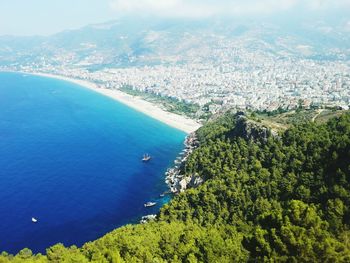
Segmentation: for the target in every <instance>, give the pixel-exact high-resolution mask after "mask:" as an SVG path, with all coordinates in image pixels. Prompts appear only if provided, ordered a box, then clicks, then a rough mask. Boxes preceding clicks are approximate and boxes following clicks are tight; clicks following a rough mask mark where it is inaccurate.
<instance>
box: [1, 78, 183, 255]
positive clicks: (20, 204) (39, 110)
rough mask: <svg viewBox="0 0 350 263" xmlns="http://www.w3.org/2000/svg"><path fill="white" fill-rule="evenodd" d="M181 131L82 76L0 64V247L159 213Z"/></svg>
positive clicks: (10, 248)
mask: <svg viewBox="0 0 350 263" xmlns="http://www.w3.org/2000/svg"><path fill="white" fill-rule="evenodd" d="M185 136H186V134H185V133H183V132H181V131H179V130H176V129H174V128H171V127H169V126H167V125H165V124H163V123H161V122H159V121H157V120H155V119H152V118H150V117H148V116H146V115H144V114H143V113H140V112H138V111H135V110H133V109H130V108H128V107H126V106H124V105H123V104H121V103H118V102H116V101H114V100H112V99H110V98H108V97H104V96H103V95H100V94H98V93H95V92H93V91H91V90H88V89H86V88H83V87H81V86H79V85H76V84H72V83H70V82H65V81H61V80H56V79H50V78H44V77H38V76H32V75H24V74H17V73H0V202H1V212H0V251H7V252H10V253H17V252H18V251H19V250H21V249H23V248H25V247H28V248H30V249H32V250H33V251H34V252H45V249H46V248H47V247H49V246H52V245H54V244H56V243H63V244H64V245H66V246H70V245H73V244H75V245H78V246H80V245H82V244H83V243H85V242H87V241H92V240H95V239H97V238H99V237H101V236H103V235H104V234H106V233H107V232H109V231H111V230H113V229H115V228H117V227H119V226H121V225H124V224H127V223H134V222H137V221H138V220H139V219H140V217H141V216H143V215H147V214H154V213H157V212H158V211H159V209H160V207H161V205H162V204H164V203H165V202H167V201H168V199H169V197H168V198H163V199H162V198H160V197H159V194H160V193H162V192H164V191H166V190H167V186H166V185H165V182H164V179H165V178H164V172H165V171H166V169H167V168H168V167H169V166H171V165H172V163H173V160H174V159H175V158H176V156H177V155H178V153H179V152H180V151H181V150H182V148H183V141H184V138H185ZM144 153H149V154H150V155H151V156H152V157H153V158H152V160H151V161H150V162H149V163H143V162H142V161H141V158H142V156H143V154H144ZM147 201H156V202H157V206H155V207H152V208H145V207H144V203H145V202H147ZM32 217H34V218H36V219H37V220H38V222H37V223H33V222H32Z"/></svg>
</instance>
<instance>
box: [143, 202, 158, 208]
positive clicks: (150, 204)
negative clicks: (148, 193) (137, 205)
mask: <svg viewBox="0 0 350 263" xmlns="http://www.w3.org/2000/svg"><path fill="white" fill-rule="evenodd" d="M156 204H157V203H156V202H147V203H146V204H144V206H145V207H152V206H155V205H156Z"/></svg>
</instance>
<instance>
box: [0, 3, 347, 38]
mask: <svg viewBox="0 0 350 263" xmlns="http://www.w3.org/2000/svg"><path fill="white" fill-rule="evenodd" d="M0 10H1V11H2V14H1V16H0V35H2V36H3V35H14V36H32V35H52V34H55V33H58V32H61V31H64V30H72V29H77V28H81V27H83V26H86V25H90V24H99V23H104V22H107V21H112V20H118V19H124V18H129V19H135V20H137V19H139V18H140V17H142V18H152V19H195V20H197V19H210V18H217V17H220V18H221V17H230V18H232V19H237V20H244V21H270V22H274V23H277V24H281V25H289V24H291V25H293V24H295V23H300V24H303V23H304V24H309V25H316V24H319V23H325V24H327V25H331V26H336V27H344V28H345V29H346V30H349V31H350V16H349V14H350V1H349V0H336V1H330V0H310V1H307V2H306V1H301V0H281V1H272V0H260V1H259V0H248V1H247V0H246V1H242V0H233V1H232V0H231V1H229V0H218V1H214V0H205V1H199V0H188V1H184V0H163V1H162V0H141V1H137V0H129V1H126V0H85V1H83V0H76V1H74V2H71V1H68V0H62V1H59V2H54V3H53V2H48V1H44V0H31V1H26V2H22V1H19V0H13V1H5V2H2V3H0Z"/></svg>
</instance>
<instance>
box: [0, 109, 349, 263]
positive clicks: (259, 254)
mask: <svg viewBox="0 0 350 263" xmlns="http://www.w3.org/2000/svg"><path fill="white" fill-rule="evenodd" d="M334 115H335V116H337V115H340V116H338V117H335V116H334V117H331V116H330V113H328V114H326V113H325V115H323V114H319V116H316V118H315V120H321V121H320V122H318V121H313V120H314V119H313V118H314V116H313V117H311V120H303V121H302V122H296V123H295V124H293V123H289V124H288V126H286V127H285V128H284V129H282V130H280V131H279V133H278V134H275V133H274V132H271V130H269V129H268V128H266V127H265V126H264V124H263V123H262V120H260V121H259V119H257V118H258V117H257V116H253V117H254V118H253V119H251V118H250V117H247V116H245V115H243V114H236V115H235V114H231V113H227V114H226V115H224V116H222V117H220V118H218V119H217V120H215V121H212V122H209V123H208V124H206V125H205V126H203V127H202V128H201V129H200V130H199V131H198V132H197V137H198V140H199V141H200V147H198V148H197V149H196V150H195V151H194V152H193V154H192V155H190V157H189V159H188V161H187V162H186V164H185V165H184V167H183V172H184V173H186V174H187V175H194V176H198V177H201V178H203V179H205V183H203V184H202V185H201V186H199V187H198V188H194V189H189V190H187V191H185V192H184V193H181V194H179V195H177V196H176V197H175V198H174V199H173V200H172V201H171V202H170V203H169V204H168V205H165V206H164V207H163V208H162V209H161V211H160V213H159V215H158V218H157V220H156V221H154V222H151V223H147V224H142V225H141V224H140V225H128V226H125V227H122V228H119V229H117V230H115V231H113V232H111V233H109V234H107V235H105V236H104V237H102V238H101V239H99V240H97V241H93V242H90V243H87V244H85V245H84V246H83V247H82V248H76V247H71V248H65V247H64V246H63V245H56V246H53V247H51V248H49V249H48V250H47V256H42V255H32V253H31V252H30V251H29V250H27V249H25V250H23V251H21V252H20V253H19V254H18V255H16V256H9V255H7V254H3V255H2V256H1V257H0V262H23V261H26V262H47V261H52V262H89V261H92V262H250V261H251V262H349V261H350V243H349V239H350V231H349V224H350V114H349V113H343V114H340V113H339V112H338V113H336V114H334ZM282 116H283V115H282ZM293 116H294V117H296V115H293ZM279 117H280V118H282V119H284V118H285V116H284V117H281V116H278V115H276V116H274V117H273V118H279ZM326 119H329V120H327V121H326ZM269 121H270V122H272V121H271V119H269ZM325 121H326V122H325Z"/></svg>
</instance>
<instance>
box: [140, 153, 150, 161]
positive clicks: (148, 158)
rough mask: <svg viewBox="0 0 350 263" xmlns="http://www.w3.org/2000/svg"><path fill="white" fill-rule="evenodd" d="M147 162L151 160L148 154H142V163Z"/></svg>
mask: <svg viewBox="0 0 350 263" xmlns="http://www.w3.org/2000/svg"><path fill="white" fill-rule="evenodd" d="M149 160H151V156H150V155H149V154H144V155H143V158H142V161H143V162H148V161H149Z"/></svg>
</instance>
